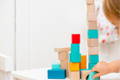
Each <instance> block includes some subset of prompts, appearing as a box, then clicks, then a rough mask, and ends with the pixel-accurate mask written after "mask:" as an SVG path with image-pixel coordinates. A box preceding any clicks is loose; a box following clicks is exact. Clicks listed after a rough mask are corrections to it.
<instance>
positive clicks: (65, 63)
mask: <svg viewBox="0 0 120 80" xmlns="http://www.w3.org/2000/svg"><path fill="white" fill-rule="evenodd" d="M60 65H61V69H68V61H60Z"/></svg>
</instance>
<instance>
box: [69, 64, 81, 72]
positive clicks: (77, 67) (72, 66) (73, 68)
mask: <svg viewBox="0 0 120 80" xmlns="http://www.w3.org/2000/svg"><path fill="white" fill-rule="evenodd" d="M69 68H70V71H79V70H80V63H69Z"/></svg>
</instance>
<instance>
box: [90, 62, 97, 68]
mask: <svg viewBox="0 0 120 80" xmlns="http://www.w3.org/2000/svg"><path fill="white" fill-rule="evenodd" d="M95 65H96V64H91V63H89V64H88V68H89V69H92V68H93V67H94V66H95Z"/></svg>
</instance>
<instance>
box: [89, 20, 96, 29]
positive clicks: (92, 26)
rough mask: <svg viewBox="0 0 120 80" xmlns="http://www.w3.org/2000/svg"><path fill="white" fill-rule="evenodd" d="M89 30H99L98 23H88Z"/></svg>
mask: <svg viewBox="0 0 120 80" xmlns="http://www.w3.org/2000/svg"><path fill="white" fill-rule="evenodd" d="M88 29H98V27H97V21H88Z"/></svg>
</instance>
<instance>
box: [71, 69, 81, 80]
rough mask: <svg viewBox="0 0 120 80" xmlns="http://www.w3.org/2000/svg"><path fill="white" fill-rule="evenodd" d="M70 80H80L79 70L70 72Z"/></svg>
mask: <svg viewBox="0 0 120 80" xmlns="http://www.w3.org/2000/svg"><path fill="white" fill-rule="evenodd" d="M70 80H80V71H77V72H70Z"/></svg>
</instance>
